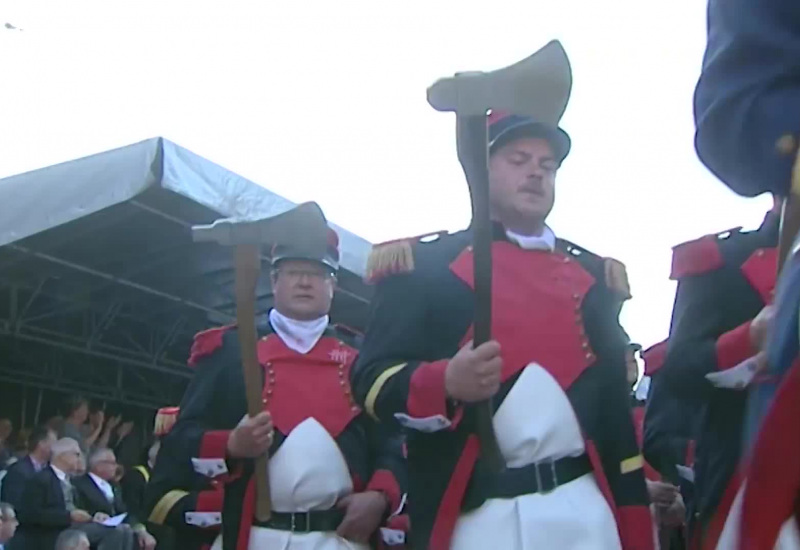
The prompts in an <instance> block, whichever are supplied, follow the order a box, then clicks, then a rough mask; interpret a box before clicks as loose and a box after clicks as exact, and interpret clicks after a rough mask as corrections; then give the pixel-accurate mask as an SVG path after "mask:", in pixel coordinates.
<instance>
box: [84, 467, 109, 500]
mask: <svg viewBox="0 0 800 550" xmlns="http://www.w3.org/2000/svg"><path fill="white" fill-rule="evenodd" d="M89 477H90V478H92V481H94V484H95V485H97V488H98V489H100V490H101V491H103V493H104V494H105V495H106V498H108V499H109V500H112V499H113V498H114V488H113V487H111V484H110V483H109V482H108V481H106V480H105V479H103V478H102V477H100V476H97V475H95V474H93V473H92V472H89Z"/></svg>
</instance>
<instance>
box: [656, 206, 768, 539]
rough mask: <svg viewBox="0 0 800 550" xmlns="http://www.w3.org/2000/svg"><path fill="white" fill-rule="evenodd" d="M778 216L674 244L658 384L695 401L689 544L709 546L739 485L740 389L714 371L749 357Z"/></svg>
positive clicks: (760, 329) (758, 334)
mask: <svg viewBox="0 0 800 550" xmlns="http://www.w3.org/2000/svg"><path fill="white" fill-rule="evenodd" d="M778 222H779V216H778V213H777V209H773V211H771V212H769V213H768V214H767V216H766V218H765V219H764V222H763V223H762V225H761V227H760V228H759V229H758V230H757V231H750V232H744V231H741V230H740V229H734V230H731V231H726V232H724V233H720V234H718V235H709V236H706V237H703V238H701V239H698V240H696V241H691V242H688V243H685V244H682V245H680V246H678V247H676V248H675V249H674V254H673V259H672V276H671V278H672V279H674V280H677V281H678V289H677V293H676V297H675V306H674V309H673V313H672V325H671V328H670V336H669V345H668V351H667V357H666V360H665V363H664V366H663V367H662V369H661V370H660V372H659V373H658V378H659V381H658V383H659V384H661V383H663V384H665V385H666V388H665V389H668V390H669V391H671V392H673V393H674V395H675V396H676V397H677V398H679V399H681V400H683V401H694V402H695V403H696V404H697V406H698V407H702V408H703V416H702V420H701V421H700V425H699V429H698V438H697V450H696V458H695V467H694V477H695V494H694V499H695V505H694V514H693V516H692V517H691V518H689V519H690V522H689V536H690V539H691V541H692V545H693V547H694V548H703V549H706V548H717V545H718V544H719V542H720V537H721V535H722V532H723V528H724V527H725V522H726V521H727V519H728V517H729V512H730V510H731V506H732V505H733V502H734V499H735V497H736V495H737V493H738V491H739V489H740V487H741V471H740V467H741V459H742V442H743V428H744V415H745V403H746V397H747V393H746V391H745V390H744V388H743V387H739V386H737V384H736V383H735V382H734V383H733V384H731V383H728V382H724V381H722V380H720V379H719V378H718V377H715V374H719V373H720V372H721V371H726V370H728V369H732V368H733V367H739V368H740V369H741V368H742V367H744V362H745V361H755V358H754V356H756V353H757V351H758V349H759V345H758V344H759V342H760V341H761V340H762V339H763V337H764V333H765V331H766V322H765V321H766V319H767V317H768V313H769V311H770V310H769V306H767V304H768V303H769V302H770V301H771V299H772V292H773V289H774V286H775V271H776V258H777V256H776V249H775V247H776V244H777V240H778ZM765 306H767V307H765ZM758 360H759V361H760V356H759V357H758ZM754 364H755V363H754ZM732 373H733V371H732V372H731V373H728V374H732ZM730 517H731V518H733V521H738V519H737V518H735V517H734V515H730Z"/></svg>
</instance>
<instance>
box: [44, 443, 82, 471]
mask: <svg viewBox="0 0 800 550" xmlns="http://www.w3.org/2000/svg"><path fill="white" fill-rule="evenodd" d="M51 453H52V454H51V458H50V461H51V462H52V464H53V466H55V467H56V468H58V469H59V470H61V471H62V472H64V473H67V474H74V473H75V472H76V471H77V470H78V466H79V464H80V460H81V447H80V445H78V442H77V441H75V440H74V439H72V438H71V437H62V438H61V439H59V440H58V441H56V442H55V443H53V446H52V448H51Z"/></svg>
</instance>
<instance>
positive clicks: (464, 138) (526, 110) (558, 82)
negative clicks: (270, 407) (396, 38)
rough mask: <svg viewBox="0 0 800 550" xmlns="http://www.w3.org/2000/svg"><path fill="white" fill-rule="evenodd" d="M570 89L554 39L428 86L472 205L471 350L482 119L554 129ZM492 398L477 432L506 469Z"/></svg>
mask: <svg viewBox="0 0 800 550" xmlns="http://www.w3.org/2000/svg"><path fill="white" fill-rule="evenodd" d="M571 89H572V70H571V68H570V64H569V59H568V58H567V54H566V52H565V51H564V48H563V47H562V46H561V43H560V42H559V41H557V40H553V41H551V42H549V43H548V44H547V45H546V46H544V47H543V48H542V49H540V50H539V51H537V52H536V53H534V54H533V55H531V56H529V57H527V58H526V59H523V60H522V61H519V62H518V63H515V64H513V65H510V66H508V67H505V68H503V69H498V70H495V71H492V72H466V73H457V74H456V75H455V76H452V77H447V78H442V79H440V80H438V81H436V82H435V83H434V84H433V85H432V86H431V87H430V88H428V103H430V105H431V106H432V107H433V108H434V109H436V110H437V111H450V112H454V113H455V114H456V145H457V150H458V160H459V162H460V163H461V166H462V168H463V169H464V174H465V176H466V178H467V184H468V185H469V191H470V198H471V201H472V235H473V237H472V239H473V245H472V248H473V271H474V280H475V319H474V339H473V342H474V344H473V345H474V346H476V347H477V346H479V345H481V344H483V343H484V342H487V341H489V340H490V339H491V337H492V335H491V326H492V220H491V219H490V213H489V170H488V163H489V151H488V143H487V127H486V115H487V113H488V112H489V111H490V110H493V109H496V110H502V111H508V112H510V113H513V114H515V115H522V116H529V117H531V118H533V119H534V120H535V121H536V122H537V123H539V124H542V125H545V126H551V127H553V128H556V127H558V122H559V120H561V116H562V115H563V114H564V111H565V110H566V108H567V103H568V101H569V96H570V92H571ZM492 417H493V408H492V403H491V400H489V401H488V402H486V403H481V404H478V405H477V410H476V422H477V433H478V437H479V439H480V444H481V453H482V454H483V458H484V460H485V462H486V465H487V466H488V467H489V468H491V469H493V470H495V471H499V470H502V469H503V468H504V467H505V464H504V461H503V458H502V456H501V454H500V449H499V447H498V445H497V439H496V437H495V434H494V429H493V426H492Z"/></svg>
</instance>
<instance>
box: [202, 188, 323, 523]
mask: <svg viewBox="0 0 800 550" xmlns="http://www.w3.org/2000/svg"><path fill="white" fill-rule="evenodd" d="M327 232H328V225H327V223H326V221H325V216H324V215H323V214H322V210H321V209H320V207H319V205H317V204H316V203H314V202H307V203H303V204H301V205H299V206H297V207H295V208H293V209H291V210H288V211H286V212H283V213H281V214H278V215H276V216H270V217H266V218H259V219H237V218H228V219H223V220H217V221H216V222H214V223H213V224H211V225H198V226H194V227H192V236H193V238H194V240H195V242H215V243H217V244H221V245H225V246H234V247H235V269H236V276H235V278H236V283H235V292H236V324H237V332H238V335H239V347H240V349H241V355H242V371H243V374H244V382H245V390H246V395H247V414H248V415H250V416H251V417H253V416H256V415H257V414H259V413H260V412H261V411H263V410H264V405H263V401H262V395H261V392H262V391H263V376H262V371H261V365H259V363H258V352H257V349H256V347H257V344H258V333H257V332H256V286H257V284H258V276H259V273H260V271H261V248H262V247H264V246H270V245H274V244H279V243H286V242H293V243H298V242H299V243H301V244H302V247H303V249H304V250H310V251H313V250H319V251H320V254H319V255H320V257H322V256H323V255H324V252H325V248H326V246H327ZM267 467H268V460H267V456H266V455H262V456H260V457H258V458H257V459H256V461H255V472H254V476H255V487H256V518H257V519H258V520H259V521H267V520H269V518H270V516H271V513H272V506H271V503H270V493H269V476H268V475H267V473H268V472H267Z"/></svg>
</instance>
